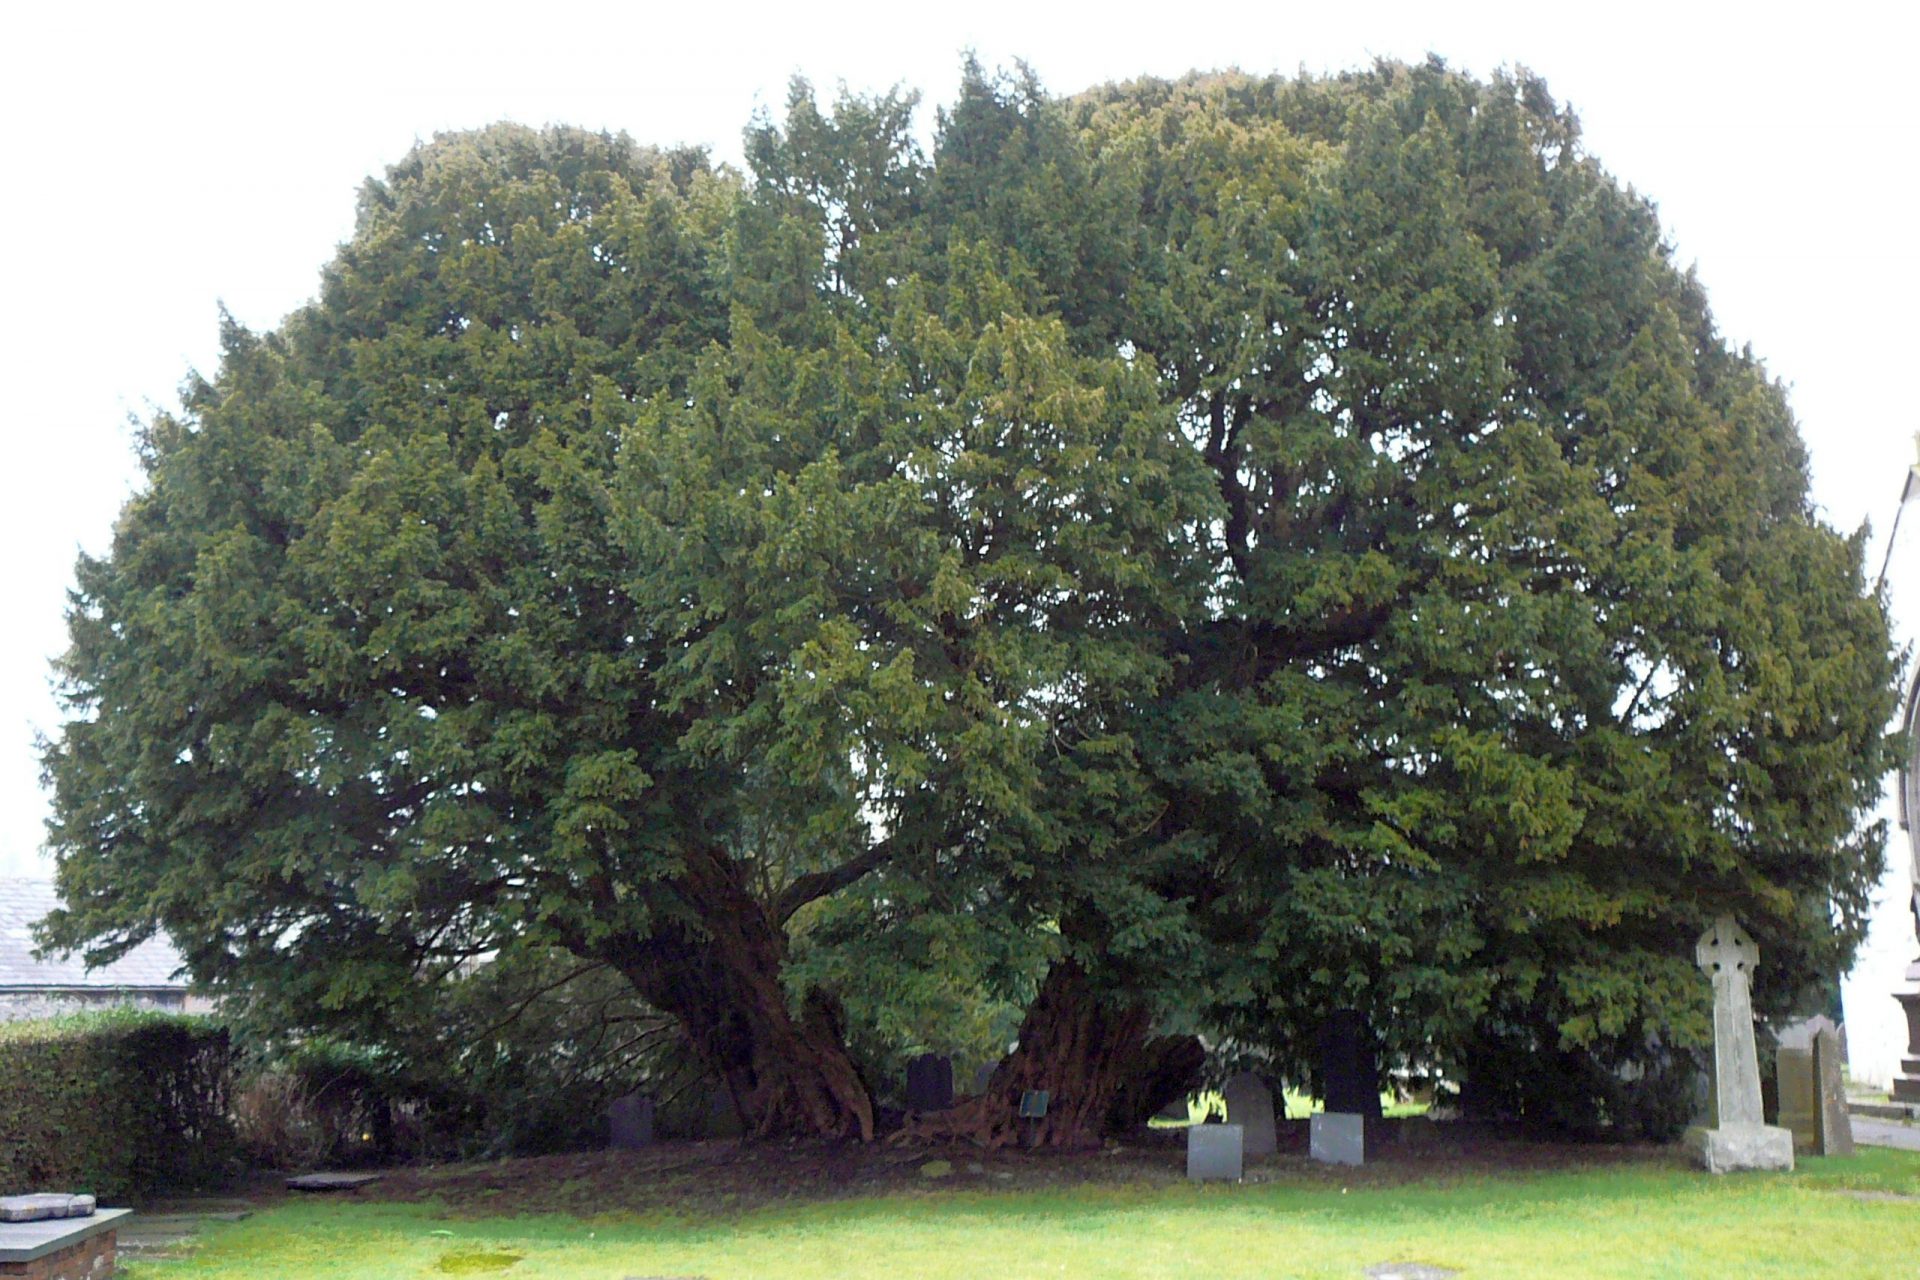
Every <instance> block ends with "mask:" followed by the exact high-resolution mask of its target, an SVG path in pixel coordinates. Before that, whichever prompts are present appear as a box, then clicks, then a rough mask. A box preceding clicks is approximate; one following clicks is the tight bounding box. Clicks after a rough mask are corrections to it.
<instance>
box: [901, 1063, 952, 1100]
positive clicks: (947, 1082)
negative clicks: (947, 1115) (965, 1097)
mask: <svg viewBox="0 0 1920 1280" xmlns="http://www.w3.org/2000/svg"><path fill="white" fill-rule="evenodd" d="M952 1105H953V1059H952V1058H949V1057H947V1056H946V1055H945V1054H939V1053H923V1054H921V1055H920V1056H919V1057H917V1058H914V1059H913V1060H912V1061H910V1062H908V1063H907V1110H909V1111H919V1112H923V1113H924V1112H928V1111H945V1110H946V1109H947V1108H948V1107H951V1106H952Z"/></svg>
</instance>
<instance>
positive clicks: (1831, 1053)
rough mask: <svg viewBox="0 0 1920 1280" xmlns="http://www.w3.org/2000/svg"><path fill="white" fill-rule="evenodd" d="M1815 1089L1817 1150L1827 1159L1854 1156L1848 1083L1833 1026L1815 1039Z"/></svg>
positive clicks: (1838, 1034) (1817, 1033)
mask: <svg viewBox="0 0 1920 1280" xmlns="http://www.w3.org/2000/svg"><path fill="white" fill-rule="evenodd" d="M1813 1087H1814V1091H1815V1096H1816V1098H1817V1099H1818V1103H1817V1106H1818V1109H1817V1110H1816V1111H1815V1112H1814V1116H1815V1125H1814V1144H1813V1149H1814V1150H1815V1151H1818V1152H1819V1153H1820V1154H1821V1155H1823V1156H1850V1155H1852V1154H1853V1121H1852V1119H1851V1118H1850V1117H1849V1116H1848V1115H1847V1083H1846V1080H1845V1078H1844V1077H1843V1076H1842V1075H1841V1074H1840V1033H1839V1032H1838V1031H1836V1030H1835V1029H1834V1028H1833V1027H1831V1026H1827V1027H1822V1028H1821V1029H1820V1030H1819V1031H1817V1032H1815V1033H1814V1036H1813Z"/></svg>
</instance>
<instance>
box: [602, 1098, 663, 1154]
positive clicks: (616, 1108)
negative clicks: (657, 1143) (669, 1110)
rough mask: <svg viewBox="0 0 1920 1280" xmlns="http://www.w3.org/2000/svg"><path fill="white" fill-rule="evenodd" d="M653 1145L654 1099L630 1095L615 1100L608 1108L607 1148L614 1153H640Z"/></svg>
mask: <svg viewBox="0 0 1920 1280" xmlns="http://www.w3.org/2000/svg"><path fill="white" fill-rule="evenodd" d="M652 1145H653V1099H652V1098H649V1097H647V1096H646V1095H645V1094H640V1093H630V1094H628V1095H627V1096H626V1097H624V1098H615V1099H614V1100H613V1105H612V1106H610V1107H608V1108H607V1146H608V1147H609V1148H610V1149H612V1150H614V1151H638V1150H639V1149H640V1148H642V1147H650V1146H652Z"/></svg>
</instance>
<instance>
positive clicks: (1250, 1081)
mask: <svg viewBox="0 0 1920 1280" xmlns="http://www.w3.org/2000/svg"><path fill="white" fill-rule="evenodd" d="M1220 1096H1221V1097H1222V1098H1224V1099H1226V1103H1227V1123H1229V1124H1237V1125H1239V1126H1240V1128H1241V1130H1242V1131H1243V1132H1242V1136H1241V1146H1240V1150H1241V1152H1242V1154H1244V1155H1245V1156H1247V1157H1248V1158H1252V1157H1255V1156H1270V1155H1272V1154H1273V1153H1274V1152H1275V1151H1278V1150H1279V1149H1280V1143H1279V1141H1278V1136H1277V1134H1276V1133H1275V1125H1274V1117H1273V1090H1271V1089H1269V1088H1267V1082H1266V1081H1264V1080H1262V1079H1261V1078H1260V1077H1259V1076H1257V1075H1255V1074H1254V1073H1253V1072H1251V1071H1242V1072H1241V1073H1240V1074H1239V1075H1237V1076H1235V1077H1233V1079H1231V1080H1229V1081H1227V1082H1226V1084H1224V1085H1222V1086H1221V1087H1220ZM1182 1105H1184V1103H1183V1104H1182Z"/></svg>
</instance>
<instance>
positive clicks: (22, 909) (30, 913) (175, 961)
mask: <svg viewBox="0 0 1920 1280" xmlns="http://www.w3.org/2000/svg"><path fill="white" fill-rule="evenodd" d="M59 905H60V898H59V895H58V894H56V893H55V892H54V888H53V885H52V884H51V883H50V882H48V881H46V880H27V879H21V878H16V877H4V876H0V990H10V991H18V990H21V989H23V988H25V989H28V990H32V989H36V988H38V989H49V988H50V989H54V990H72V989H73V988H75V987H108V988H112V987H141V988H154V987H174V988H179V989H183V990H184V989H185V987H186V985H187V982H186V979H185V977H175V976H174V971H175V970H177V969H178V968H180V964H181V961H180V953H179V952H177V951H175V950H174V949H173V944H172V943H170V942H168V941H167V940H166V939H165V938H150V939H148V940H147V941H146V942H143V943H141V944H140V945H139V946H137V947H135V948H134V949H133V950H132V951H129V952H128V953H127V954H126V955H124V956H122V957H121V958H120V959H118V960H116V961H114V962H113V963H112V964H110V965H107V966H106V967H104V968H100V969H95V970H93V971H92V972H91V973H89V972H88V971H87V961H86V957H85V956H84V955H81V954H80V953H78V952H76V953H74V954H73V955H71V956H68V957H66V958H65V959H56V958H51V957H50V958H48V959H46V960H36V959H34V957H33V945H34V944H33V926H34V925H35V924H36V923H37V922H38V921H39V920H40V919H41V917H43V916H45V915H46V914H47V912H49V911H51V910H53V909H54V908H55V907H57V906H59Z"/></svg>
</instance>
